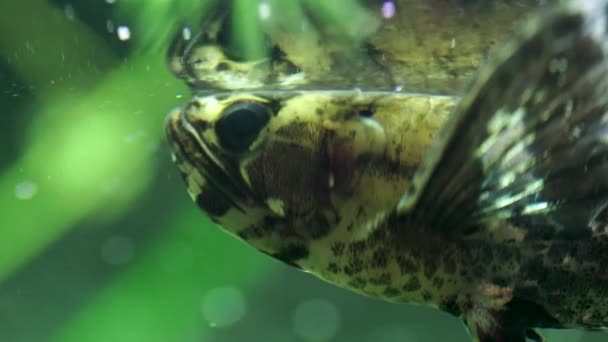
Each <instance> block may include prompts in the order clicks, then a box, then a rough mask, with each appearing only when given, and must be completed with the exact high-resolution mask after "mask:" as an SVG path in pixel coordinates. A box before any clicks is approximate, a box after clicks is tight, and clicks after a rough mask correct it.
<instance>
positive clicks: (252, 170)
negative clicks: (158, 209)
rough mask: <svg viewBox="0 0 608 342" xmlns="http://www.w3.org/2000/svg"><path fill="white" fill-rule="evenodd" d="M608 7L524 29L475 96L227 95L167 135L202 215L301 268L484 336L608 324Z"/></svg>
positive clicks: (530, 336) (178, 119) (170, 123)
mask: <svg viewBox="0 0 608 342" xmlns="http://www.w3.org/2000/svg"><path fill="white" fill-rule="evenodd" d="M607 18H608V2H607V1H605V0H588V1H562V2H557V3H555V4H554V5H552V6H549V7H547V8H546V9H544V10H543V11H541V12H540V13H538V14H536V15H534V16H533V17H532V18H530V19H529V20H527V21H525V22H524V23H522V24H521V25H520V27H519V28H517V29H516V30H515V31H514V33H513V34H512V35H511V37H510V38H509V39H507V40H506V41H505V42H504V43H502V44H501V46H499V47H497V48H496V49H495V50H494V51H493V52H492V54H491V55H490V56H489V57H488V59H487V60H486V61H485V62H484V64H483V65H482V66H481V67H480V68H479V70H478V71H477V72H476V76H475V77H474V79H473V80H472V81H471V83H470V84H469V86H468V88H467V90H466V92H465V93H464V95H462V96H459V95H454V94H452V95H449V94H448V95H440V94H431V93H425V92H419V93H417V92H403V91H381V90H373V91H360V90H357V89H353V90H344V89H340V90H331V89H317V90H315V89H304V90H298V89H297V88H296V89H285V88H281V89H264V88H257V87H254V88H251V89H249V88H247V89H242V90H237V91H233V90H225V91H222V90H220V91H216V92H212V93H210V94H204V95H199V96H195V97H194V98H193V99H192V100H191V101H190V102H189V103H188V104H187V105H185V106H183V107H179V108H176V109H175V110H173V111H172V112H171V113H170V114H169V115H168V117H167V120H166V123H165V126H166V133H167V138H168V141H169V145H170V148H171V150H172V154H173V159H174V162H175V164H176V166H177V168H178V170H179V173H180V174H181V176H182V178H183V180H184V182H185V184H186V187H187V190H188V193H189V194H190V197H191V198H192V199H193V201H194V202H195V203H196V205H197V206H198V207H199V208H200V209H201V210H202V211H204V212H205V213H206V214H207V216H208V217H209V218H210V219H211V220H212V221H213V222H214V223H216V224H217V225H218V226H220V227H221V228H222V229H224V230H225V231H227V232H229V233H230V234H232V235H234V236H235V237H237V238H239V239H242V240H244V241H245V242H247V243H248V244H249V245H251V246H253V247H254V248H255V249H257V250H259V251H261V252H262V253H265V254H267V255H269V256H271V257H273V258H275V259H278V260H280V261H282V262H284V263H286V264H287V265H290V266H293V267H296V268H299V269H302V270H304V271H306V272H309V273H311V274H313V275H315V276H317V277H319V278H320V279H323V280H325V281H328V282H330V283H333V284H336V285H338V286H341V287H344V288H347V289H350V290H352V291H355V292H358V293H361V294H364V295H367V296H371V297H375V298H379V299H382V300H387V301H391V302H399V303H416V304H424V305H429V306H432V307H435V308H437V309H439V310H442V311H445V312H448V313H450V314H452V315H453V316H455V317H458V318H460V319H461V320H462V321H463V323H464V325H465V327H466V328H467V329H468V331H469V333H470V335H471V337H472V339H473V340H474V341H480V342H491V341H493V342H524V341H526V340H533V341H545V338H544V337H543V336H542V332H541V331H540V330H539V328H554V329H565V328H582V329H591V330H599V329H604V327H606V326H608V19H607Z"/></svg>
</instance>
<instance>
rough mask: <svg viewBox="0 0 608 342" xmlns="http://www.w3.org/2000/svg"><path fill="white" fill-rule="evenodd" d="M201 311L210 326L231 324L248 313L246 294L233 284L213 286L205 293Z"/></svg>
mask: <svg viewBox="0 0 608 342" xmlns="http://www.w3.org/2000/svg"><path fill="white" fill-rule="evenodd" d="M201 312H202V313H203V316H204V317H205V319H206V320H207V322H209V326H210V327H227V326H231V325H233V324H235V323H236V322H238V321H240V320H241V319H242V318H243V317H244V316H245V314H246V313H247V307H246V303H245V296H244V295H243V293H242V292H241V290H239V289H237V288H234V287H231V286H225V287H216V288H213V289H211V290H209V291H207V293H206V294H205V296H204V298H203V302H202V303H201Z"/></svg>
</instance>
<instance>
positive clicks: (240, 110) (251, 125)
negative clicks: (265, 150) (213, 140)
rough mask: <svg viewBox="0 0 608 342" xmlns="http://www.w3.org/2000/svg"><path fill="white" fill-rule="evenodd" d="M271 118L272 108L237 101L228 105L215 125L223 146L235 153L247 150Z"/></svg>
mask: <svg viewBox="0 0 608 342" xmlns="http://www.w3.org/2000/svg"><path fill="white" fill-rule="evenodd" d="M269 120H270V109H269V108H268V107H266V106H264V105H261V104H258V103H255V102H246V101H243V102H236V103H233V104H231V105H230V106H228V107H227V108H226V109H225V110H224V112H223V113H222V118H221V119H219V120H218V122H217V124H216V125H215V133H216V134H217V137H218V140H219V142H220V144H221V146H222V147H223V148H225V149H226V150H228V151H230V152H233V153H241V152H244V151H246V150H247V149H248V148H249V146H251V144H252V143H253V142H254V141H255V140H256V139H257V137H258V135H259V134H260V132H261V131H262V129H263V128H264V127H265V126H266V124H267V123H268V121H269Z"/></svg>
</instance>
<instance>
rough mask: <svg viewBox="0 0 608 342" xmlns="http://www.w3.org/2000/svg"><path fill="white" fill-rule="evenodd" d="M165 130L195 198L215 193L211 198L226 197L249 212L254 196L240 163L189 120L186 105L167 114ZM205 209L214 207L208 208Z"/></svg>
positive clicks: (238, 208) (211, 199)
mask: <svg viewBox="0 0 608 342" xmlns="http://www.w3.org/2000/svg"><path fill="white" fill-rule="evenodd" d="M165 130H166V135H167V140H168V142H169V145H170V147H171V150H172V152H173V162H174V163H175V164H176V166H177V167H178V168H179V170H180V173H181V174H182V178H183V179H184V181H185V182H186V185H187V187H188V191H189V192H190V195H191V196H192V198H193V200H194V201H195V202H197V203H199V202H200V201H201V199H200V197H201V196H211V197H214V198H208V199H207V200H208V201H225V202H227V203H226V204H229V205H230V206H231V207H233V208H235V209H237V210H239V211H241V212H243V213H246V210H245V207H246V206H247V204H248V203H251V202H252V201H253V197H254V196H253V194H252V193H251V190H250V189H249V188H248V187H247V185H246V183H245V182H244V181H243V180H242V178H241V176H240V172H239V167H238V164H235V163H234V162H230V161H228V160H226V158H222V157H221V156H218V154H219V153H214V151H213V147H212V146H211V145H210V144H209V143H208V142H206V141H205V139H204V138H203V137H201V136H200V135H199V134H198V131H197V129H196V127H195V125H194V124H193V123H192V122H190V121H189V120H188V117H187V115H186V108H184V107H180V108H176V109H174V110H173V111H171V112H170V113H169V114H168V115H167V118H166V119H165ZM218 196H219V197H221V198H218ZM199 205H200V204H199ZM202 209H203V210H205V211H210V210H208V208H202ZM209 214H213V213H209Z"/></svg>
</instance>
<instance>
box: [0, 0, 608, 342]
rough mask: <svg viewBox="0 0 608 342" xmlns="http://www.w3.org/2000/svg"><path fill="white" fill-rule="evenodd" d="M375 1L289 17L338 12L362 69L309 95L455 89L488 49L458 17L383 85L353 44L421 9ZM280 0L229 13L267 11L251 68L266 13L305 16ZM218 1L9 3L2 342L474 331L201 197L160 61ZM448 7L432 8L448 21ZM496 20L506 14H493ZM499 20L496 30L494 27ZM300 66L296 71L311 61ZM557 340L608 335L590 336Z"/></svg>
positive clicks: (390, 336)
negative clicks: (331, 268)
mask: <svg viewBox="0 0 608 342" xmlns="http://www.w3.org/2000/svg"><path fill="white" fill-rule="evenodd" d="M373 2H374V3H375V5H376V6H375V7H372V8H374V9H375V10H376V12H373V13H372V12H368V10H367V9H363V8H360V7H356V6H351V5H352V4H351V3H350V2H348V1H342V2H336V5H331V6H327V5H325V7H324V5H323V2H322V1H310V6H312V8H314V9H315V11H316V13H317V14H319V16H318V17H317V19H319V18H320V19H319V20H320V22H310V21H300V20H292V21H291V22H289V24H290V25H293V26H290V27H291V28H294V27H296V28H298V30H295V31H294V32H305V33H307V34H308V33H310V32H313V30H312V27H313V26H314V25H317V24H319V23H322V24H323V23H332V22H333V23H334V25H335V28H336V29H335V30H332V29H331V26H330V29H329V30H328V36H327V37H329V38H330V39H332V41H334V42H340V43H341V44H343V45H341V47H342V50H340V53H339V54H337V56H341V58H342V57H343V58H347V59H348V60H349V61H350V62H352V63H360V64H358V65H360V66H361V69H356V68H354V67H353V66H352V65H353V64H347V63H342V64H341V66H340V67H336V68H334V69H329V70H330V72H327V73H321V74H320V76H319V77H318V78H317V79H316V80H315V81H314V82H312V83H307V84H305V85H301V86H302V87H305V86H311V87H325V88H334V87H342V88H355V87H357V88H359V89H363V90H367V89H370V88H373V89H384V90H395V89H396V90H398V91H419V92H433V93H458V92H459V91H460V90H461V88H460V87H461V86H463V84H464V83H465V82H466V80H467V79H468V78H469V77H470V75H471V73H472V70H474V68H475V67H476V66H477V64H478V63H479V59H481V58H482V57H483V53H484V52H485V48H486V47H487V46H489V45H492V44H493V42H491V40H492V39H488V40H487V41H485V40H484V39H480V40H478V41H477V42H482V43H480V44H473V45H467V43H466V42H467V40H466V38H467V37H469V36H467V37H460V35H464V33H462V32H464V31H454V30H450V29H449V26H445V31H446V32H445V34H440V35H437V36H426V34H428V33H429V32H430V31H428V30H427V31H428V32H426V33H424V34H425V35H424V36H420V35H419V36H417V37H414V36H412V37H408V39H413V41H418V42H429V41H431V40H429V39H431V38H432V39H439V40H440V41H433V43H434V44H435V43H436V44H439V46H442V48H441V49H439V50H438V51H441V52H442V53H444V54H440V55H438V57H437V59H436V60H435V62H437V63H430V64H429V65H426V64H425V66H424V67H425V68H430V69H428V70H426V69H416V70H415V73H414V74H408V73H407V72H405V71H403V70H396V71H395V73H394V74H396V75H398V77H397V78H394V79H393V78H390V77H389V78H387V73H386V70H385V69H383V68H375V67H374V68H372V67H369V64H367V63H368V62H369V61H370V59H377V58H380V59H379V60H382V58H383V57H382V56H373V55H372V54H371V52H373V51H375V50H374V49H372V50H358V49H355V50H356V51H355V50H351V48H352V45H349V44H350V43H351V42H352V41H358V40H359V39H360V38H361V37H369V36H370V35H371V34H372V33H373V32H374V30H375V29H377V28H378V27H379V26H381V25H382V22H383V20H386V21H388V20H397V18H402V17H400V16H401V15H402V14H401V13H404V12H406V13H413V12H412V11H413V9H415V8H418V7H419V6H418V7H417V5H416V4H415V2H414V1H403V2H402V3H397V4H395V3H393V2H390V1H384V2H383V1H373ZM285 3H286V2H285ZM370 3H371V2H370ZM446 3H450V4H451V3H452V2H446ZM453 3H454V4H460V3H470V2H469V1H453ZM473 3H476V2H473ZM523 3H525V4H526V5H530V4H531V3H532V2H523ZM534 3H535V2H534ZM280 4H281V2H277V1H262V2H259V3H256V2H254V1H234V6H235V7H234V8H233V9H232V11H234V12H235V13H237V14H238V13H240V15H241V16H242V17H244V14H252V13H253V14H254V16H252V17H253V18H257V19H255V20H253V22H249V23H247V22H246V21H243V23H242V25H245V26H246V27H250V28H251V27H253V28H254V29H253V30H252V31H250V32H249V33H250V36H248V37H253V38H251V39H245V40H243V39H240V38H238V35H237V38H234V39H228V40H226V41H222V42H223V43H226V44H227V46H228V47H229V49H230V50H231V51H232V53H234V54H235V55H237V56H239V58H240V59H241V60H245V61H247V60H253V59H255V58H258V57H260V54H261V55H262V56H263V55H264V54H265V53H266V52H267V51H268V50H267V49H266V48H269V46H267V45H261V47H262V48H260V45H256V44H250V43H251V42H256V41H257V40H256V39H260V41H264V42H265V40H264V39H266V38H265V36H264V34H263V30H259V29H260V27H261V26H259V24H256V23H259V22H269V21H272V20H273V18H275V17H276V16H277V15H278V14H279V13H288V12H281V11H292V12H293V11H295V14H293V13H292V12H289V13H292V14H293V15H294V16H295V17H289V18H296V19H297V18H301V17H299V14H298V13H297V10H298V7H297V6H287V8H282V7H281V8H280V10H279V5H280ZM293 4H297V2H295V1H294V2H293ZM212 6H213V5H212V4H210V3H207V2H205V1H182V2H180V3H179V4H170V5H169V4H167V2H166V1H163V0H155V1H152V0H148V1H146V5H145V6H142V4H141V3H135V2H124V3H123V2H121V1H109V0H107V1H105V2H104V1H101V0H99V1H95V2H86V3H79V2H78V3H70V2H66V1H43V0H34V1H30V2H17V1H4V2H2V3H1V4H0V56H1V57H2V58H0V108H2V109H3V115H1V116H0V120H1V121H0V122H1V124H0V131H1V135H2V137H3V140H2V142H3V143H2V144H1V145H0V152H1V154H0V167H1V171H2V174H1V175H0V182H1V184H2V186H0V189H2V191H1V195H0V201H1V202H0V208H2V209H1V210H0V212H1V217H2V219H0V340H1V341H125V342H130V341H220V342H223V341H261V342H267V341H382V342H389V341H448V340H449V341H456V342H457V341H467V336H466V333H465V331H464V328H463V327H462V325H461V324H460V322H459V321H457V320H456V319H453V318H451V317H450V316H448V315H447V314H443V313H440V312H438V311H435V310H432V309H429V308H424V307H413V306H405V305H396V304H389V303H384V302H381V301H378V300H373V299H370V298H366V297H363V296H359V295H356V294H353V293H350V292H347V291H344V290H342V289H339V288H336V287H334V286H331V285H329V284H325V283H323V282H320V281H318V280H317V279H314V278H313V277H311V276H309V275H307V274H304V273H302V272H299V271H297V270H295V269H292V268H289V267H287V266H284V265H283V264H281V263H279V262H276V261H274V260H272V259H270V258H269V257H267V256H264V255H262V254H260V253H258V252H257V251H255V250H254V249H252V248H248V247H245V246H244V244H242V243H241V242H239V241H236V239H234V238H232V237H230V236H228V235H227V234H225V233H223V232H221V231H220V230H219V229H217V227H215V226H214V224H212V223H211V222H210V221H209V220H208V219H206V218H205V217H204V216H203V215H202V214H201V213H200V212H199V211H198V210H197V209H196V208H195V206H194V205H193V204H192V203H191V201H190V199H189V198H188V197H187V195H186V192H185V191H184V186H183V184H182V181H181V179H179V175H178V174H177V172H176V171H175V170H174V168H173V166H172V165H171V161H170V155H169V152H168V149H167V146H166V145H165V142H164V137H163V120H164V117H165V115H166V113H167V112H168V110H169V109H171V108H173V107H175V106H178V105H180V104H182V103H183V102H184V101H185V99H186V98H189V96H190V95H189V92H190V90H189V89H188V88H187V87H186V86H185V84H184V83H183V82H182V81H181V80H178V79H176V78H175V77H174V76H173V75H172V74H171V73H170V72H169V68H168V67H167V65H166V60H165V54H166V50H167V49H168V47H169V45H170V42H171V39H172V38H173V36H174V35H175V33H176V32H180V28H181V26H180V25H181V24H182V23H184V22H185V23H189V27H192V30H193V32H194V31H196V32H198V31H197V30H198V28H197V26H198V25H197V23H198V22H199V19H200V18H201V17H204V16H203V15H202V13H209V12H203V9H204V8H206V9H207V10H209V9H211V8H213V7H212ZM407 6H413V7H411V9H412V10H411V11H408V10H407V9H408V7H407ZM454 6H456V5H454ZM471 6H477V5H476V4H473V5H471ZM423 7H424V6H423ZM454 8H456V7H450V6H445V7H442V8H439V9H440V10H442V11H445V14H444V15H445V16H449V15H450V14H451V12H450V11H453V9H454ZM522 8H523V9H525V8H526V7H522ZM483 10H484V11H489V12H487V13H495V14H496V13H498V14H496V15H497V16H496V17H492V16H488V17H487V19H488V20H487V21H486V22H483V21H482V23H481V26H475V27H473V26H472V27H473V31H476V32H477V31H479V30H480V29H481V28H484V29H487V30H489V31H492V28H496V27H501V26H500V25H505V21H506V22H509V20H507V19H504V18H503V17H501V16H500V13H502V12H500V11H498V12H496V11H495V12H492V9H487V8H484V9H483ZM400 11H401V12H400ZM255 15H257V17H256V16H255ZM285 17H288V16H287V14H286V16H285ZM419 18H420V17H419ZM497 18H499V19H500V18H502V19H501V20H502V21H500V20H494V21H492V20H490V19H497ZM400 20H403V19H400ZM353 22H354V23H357V24H356V25H352V23H353ZM412 22H415V21H412ZM489 22H493V23H496V25H492V26H484V25H489V24H488V23H489ZM399 23H401V24H403V21H398V22H397V24H399ZM313 24H314V25H313ZM423 24H424V23H420V25H423ZM247 25H249V26H247ZM324 25H325V24H324ZM256 27H257V29H256ZM390 27H394V26H390ZM390 27H389V28H390ZM391 30H392V28H390V29H389V30H388V31H387V32H388V33H389V34H390V32H392V31H391ZM497 30H498V29H497ZM237 31H238V28H237ZM186 32H187V31H186ZM336 32H337V33H336ZM412 32H414V31H412ZM415 32H417V34H421V35H422V32H425V30H415ZM434 32H436V31H434ZM467 34H472V33H470V32H469V33H467ZM499 35H500V34H499V33H494V32H493V33H492V34H491V35H490V34H487V35H486V36H483V37H490V36H491V37H495V36H499ZM256 37H257V38H256ZM385 37H393V36H390V35H388V36H385ZM423 37H426V38H423ZM483 37H482V38H483ZM184 38H190V39H186V40H191V39H194V38H193V37H192V36H190V37H184ZM287 38H289V37H287ZM416 38H417V39H416ZM427 38H428V39H427ZM339 39H343V40H339ZM386 39H388V38H386ZM379 42H380V43H383V42H392V41H389V40H385V41H382V40H380V41H379ZM483 42H485V43H483ZM490 43H492V44H490ZM412 46H414V47H415V48H414V50H417V51H418V53H419V51H421V50H420V49H424V48H425V47H428V44H410V45H407V44H404V46H403V47H402V48H399V49H398V52H399V53H398V54H397V55H395V56H388V55H387V56H384V57H385V58H386V57H399V58H401V57H404V56H405V57H407V56H409V57H410V58H414V59H415V57H416V56H417V55H416V53H411V54H408V53H409V52H411V51H412V50H413V49H412ZM433 46H435V45H433ZM467 46H469V47H470V46H473V48H472V50H471V52H470V54H468V55H466V56H468V57H467V58H469V59H467V60H468V62H466V63H465V62H463V63H461V64H458V63H457V64H454V65H459V66H460V67H458V68H457V69H450V70H448V69H444V68H442V67H441V66H442V65H449V63H448V61H452V62H453V61H454V58H456V60H458V58H460V57H462V56H464V54H460V53H455V52H454V51H455V50H458V49H464V48H465V47H467ZM269 50H270V49H269ZM294 51H296V50H294ZM370 51H371V52H370ZM346 52H353V54H351V55H349V54H348V53H346ZM405 57H404V58H405ZM332 58H333V57H332ZM377 60H378V59H377ZM463 60H465V59H463ZM411 61H412V60H411V59H409V60H408V59H405V60H402V61H401V63H402V64H401V65H403V63H405V64H408V63H411ZM441 61H443V64H441V63H439V62H441ZM304 62H307V63H309V64H306V63H304V64H302V65H300V66H298V67H297V68H295V69H293V70H292V69H288V70H291V71H295V72H299V71H301V70H305V69H306V67H312V68H314V67H315V65H316V64H315V63H311V61H304ZM313 62H314V61H313ZM366 68H367V69H366ZM353 70H364V72H359V73H357V72H354V73H353V72H352V71H353ZM401 71H403V72H401ZM367 76H369V77H367ZM448 78H449V80H448ZM268 84H270V83H268ZM270 85H272V86H276V84H274V85H273V84H270ZM271 88H272V87H271ZM206 90H207V91H208V89H206ZM197 91H203V90H202V89H197ZM551 337H555V339H554V340H552V341H577V340H579V341H601V340H603V337H601V336H600V335H593V334H584V335H583V334H581V333H579V332H559V333H552V334H551Z"/></svg>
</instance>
